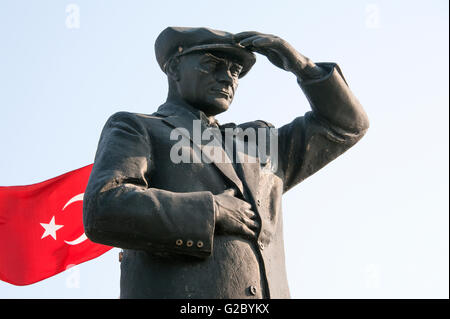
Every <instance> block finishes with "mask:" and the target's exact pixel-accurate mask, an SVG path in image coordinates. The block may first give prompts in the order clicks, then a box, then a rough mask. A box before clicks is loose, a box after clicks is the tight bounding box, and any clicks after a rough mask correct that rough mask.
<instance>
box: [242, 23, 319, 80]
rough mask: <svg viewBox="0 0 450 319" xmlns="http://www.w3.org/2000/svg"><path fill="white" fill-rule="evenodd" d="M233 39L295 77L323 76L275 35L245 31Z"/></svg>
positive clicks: (305, 58) (316, 68)
mask: <svg viewBox="0 0 450 319" xmlns="http://www.w3.org/2000/svg"><path fill="white" fill-rule="evenodd" d="M234 39H235V41H236V42H238V43H239V44H240V45H242V46H243V47H245V48H247V49H249V50H251V51H254V52H257V53H260V54H262V55H265V56H266V57H267V58H268V59H269V61H270V62H271V63H272V64H274V65H275V66H277V67H279V68H281V69H283V70H286V71H290V72H292V73H294V74H295V75H296V76H297V77H300V78H302V79H304V78H320V77H321V76H323V75H324V71H323V70H322V69H321V68H320V67H318V66H316V65H315V64H314V62H312V61H311V60H310V59H308V58H307V57H305V56H303V55H302V54H300V53H299V52H297V50H295V49H294V48H293V47H292V46H291V45H290V44H289V43H288V42H287V41H285V40H283V39H282V38H280V37H278V36H276V35H272V34H264V33H260V32H256V31H246V32H241V33H237V34H235V36H234Z"/></svg>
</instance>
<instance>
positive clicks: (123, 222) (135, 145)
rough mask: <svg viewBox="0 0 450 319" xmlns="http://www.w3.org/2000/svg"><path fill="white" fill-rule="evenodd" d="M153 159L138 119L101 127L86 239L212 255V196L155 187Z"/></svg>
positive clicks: (122, 115)
mask: <svg viewBox="0 0 450 319" xmlns="http://www.w3.org/2000/svg"><path fill="white" fill-rule="evenodd" d="M152 160H153V155H152V144H151V141H150V139H149V136H148V133H147V130H146V128H144V127H143V125H142V124H141V122H140V120H139V119H138V118H137V117H136V115H134V114H132V113H126V112H119V113H116V114H114V115H113V116H112V117H111V118H110V119H109V120H108V122H107V123H106V124H105V127H104V128H103V131H102V134H101V137H100V141H99V145H98V148H97V153H96V156H95V162H94V166H93V169H92V172H91V175H90V178H89V182H88V186H87V188H86V191H85V195H84V202H83V223H84V227H85V233H86V235H87V237H88V238H89V239H90V240H92V241H94V242H97V243H100V244H104V245H110V246H114V247H121V248H128V249H142V250H146V251H150V252H156V253H163V254H166V253H176V254H187V255H192V256H198V257H207V256H209V255H211V251H212V243H213V236H214V228H215V212H214V209H215V206H214V197H213V195H212V193H211V192H208V191H205V192H190V193H174V192H170V191H167V190H163V189H157V188H152V187H151V176H150V172H151V170H152V165H153V163H152ZM187 241H192V243H193V244H192V245H189V246H188V245H186V243H187Z"/></svg>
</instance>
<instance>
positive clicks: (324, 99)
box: [83, 27, 369, 298]
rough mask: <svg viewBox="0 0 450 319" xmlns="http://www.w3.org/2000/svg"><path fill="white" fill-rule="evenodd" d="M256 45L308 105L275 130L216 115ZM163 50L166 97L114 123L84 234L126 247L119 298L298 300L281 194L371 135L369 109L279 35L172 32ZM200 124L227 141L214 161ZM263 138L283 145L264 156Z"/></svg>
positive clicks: (89, 198) (100, 155)
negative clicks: (292, 293) (290, 278)
mask: <svg viewBox="0 0 450 319" xmlns="http://www.w3.org/2000/svg"><path fill="white" fill-rule="evenodd" d="M254 52H256V53H259V54H261V55H264V56H266V57H267V58H268V59H269V60H270V61H271V62H272V63H273V64H274V65H275V66H277V67H279V68H282V69H284V70H286V71H289V72H292V73H294V74H295V75H296V77H297V79H298V83H299V85H300V87H301V89H302V90H303V92H304V94H305V95H306V97H307V98H308V100H309V102H310V105H311V109H312V110H311V111H310V112H307V113H306V114H304V115H303V116H300V117H297V118H295V119H293V120H292V122H290V123H288V124H286V125H284V126H282V127H279V128H277V129H275V128H274V127H273V125H271V124H270V123H268V122H265V121H262V120H256V121H254V122H248V123H243V124H240V125H235V124H233V123H227V124H224V125H220V124H219V123H218V122H217V121H216V120H215V115H217V114H219V113H222V112H225V111H226V110H227V109H228V107H229V105H230V103H231V101H232V100H233V96H234V93H235V90H236V88H237V84H238V80H239V78H241V77H242V76H244V75H245V74H246V73H247V72H249V71H250V69H251V67H252V66H253V64H254V63H255V61H256V59H255V54H254ZM155 53H156V58H157V61H158V63H159V65H160V67H161V69H162V70H163V71H164V72H165V73H166V74H167V78H168V82H169V92H168V97H167V101H166V102H165V103H164V104H163V105H161V106H160V107H159V108H158V110H157V111H156V112H155V113H153V114H150V115H146V114H135V113H129V112H119V113H116V114H114V115H112V116H111V118H110V119H109V120H108V121H107V123H106V124H105V127H104V129H103V132H102V134H101V137H100V142H99V145H98V150H97V154H96V158H95V163H94V167H93V170H92V173H91V176H90V179H89V184H88V187H87V189H86V192H85V196H84V205H83V206H84V213H83V219H84V225H85V231H86V234H87V236H88V237H89V238H90V239H91V240H92V241H95V242H98V243H102V244H106V245H111V246H115V247H121V248H123V249H124V252H123V257H122V262H121V283H120V286H121V298H289V289H288V284H287V279H286V272H285V261H284V260H285V258H284V247H283V229H282V221H283V218H282V211H281V197H282V195H283V193H285V192H286V191H288V190H289V189H291V188H292V187H294V186H295V185H297V184H298V183H300V182H301V181H302V180H303V179H305V178H307V177H309V176H310V175H312V174H313V173H314V172H316V171H318V170H319V169H320V168H322V167H323V166H325V165H326V164H327V163H329V162H330V161H332V160H333V159H335V158H336V157H338V156H339V155H340V154H342V153H343V152H345V151H346V150H347V149H349V148H350V147H351V146H353V145H354V144H355V143H356V142H358V141H359V140H360V139H361V138H362V136H363V135H364V133H365V132H366V130H367V129H368V126H369V122H368V119H367V116H366V114H365V112H364V111H363V109H362V107H361V105H360V103H359V102H358V100H357V99H356V98H355V96H354V95H353V94H352V92H351V91H350V89H349V87H348V85H347V83H346V81H345V79H344V77H343V75H342V72H341V71H340V69H339V67H338V66H337V65H336V64H333V63H317V64H316V63H313V62H312V61H311V60H309V59H308V58H306V57H304V56H303V55H302V54H300V53H299V52H297V51H296V50H295V49H294V48H293V47H292V46H291V45H290V44H289V43H288V42H286V41H285V40H283V39H281V38H279V37H277V36H274V35H269V34H261V33H258V32H242V33H238V34H231V33H227V32H223V31H217V30H211V29H207V28H174V27H170V28H167V29H165V30H164V31H163V32H162V33H161V34H160V35H159V37H158V39H157V40H156V43H155ZM269 94H270V93H269ZM274 94H275V93H274ZM276 94H279V93H276ZM256 103H257V101H255V104H256ZM277 111H278V112H280V111H281V112H282V110H277ZM227 129H228V130H231V131H233V132H234V133H236V134H235V135H231V136H232V137H231V139H230V138H229V136H230V135H228V139H227ZM247 129H248V130H247ZM198 130H200V131H199V132H200V133H201V134H203V133H204V132H207V133H209V136H210V137H213V140H214V139H216V140H217V141H220V142H218V143H216V144H214V145H215V148H213V149H214V156H216V155H219V157H214V156H212V155H211V153H210V152H208V150H209V148H208V146H211V144H208V143H209V142H208V141H205V140H204V139H203V138H201V139H199V138H198V134H199V132H198ZM245 130H247V131H245ZM242 131H245V132H247V133H248V134H247V135H246V134H242ZM252 132H255V134H254V135H252V134H251V133H252ZM196 134H197V136H196ZM174 136H175V137H176V138H174ZM274 136H275V137H276V140H273V137H274ZM180 137H181V140H180ZM202 137H203V135H202ZM260 137H266V139H265V140H264V139H260ZM182 141H184V144H183V145H182V146H183V147H179V146H180V145H181V144H182V143H181V142H182ZM261 141H265V142H264V143H268V141H270V142H271V143H272V142H274V141H275V142H276V143H275V144H276V147H274V148H273V149H271V148H270V150H271V152H269V154H268V155H267V156H266V155H263V154H262V153H260V152H259V150H260V149H259V147H260V146H261V145H262V142H261ZM186 142H187V144H186ZM180 143H181V144H180ZM227 143H228V144H227ZM239 145H241V146H242V145H243V148H241V149H240V151H238V150H239ZM255 145H256V147H258V152H256V153H254V152H253V151H254V147H255ZM271 146H273V144H271ZM265 150H267V149H265ZM180 152H181V153H182V156H181V157H180ZM238 153H239V156H240V158H241V161H239V160H238V158H239V156H237V155H236V154H238ZM255 154H256V155H255ZM180 158H181V159H180ZM186 159H188V160H186ZM226 159H230V160H226ZM242 159H243V160H242Z"/></svg>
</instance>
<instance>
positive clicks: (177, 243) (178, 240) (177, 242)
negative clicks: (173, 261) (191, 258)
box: [175, 239, 183, 246]
mask: <svg viewBox="0 0 450 319" xmlns="http://www.w3.org/2000/svg"><path fill="white" fill-rule="evenodd" d="M175 244H176V245H177V246H181V245H183V241H182V240H181V239H177V241H176V242H175Z"/></svg>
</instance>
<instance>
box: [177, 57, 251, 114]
mask: <svg viewBox="0 0 450 319" xmlns="http://www.w3.org/2000/svg"><path fill="white" fill-rule="evenodd" d="M178 70H179V79H178V91H179V94H180V95H181V97H182V98H183V99H184V100H185V101H186V102H188V103H189V104H190V105H192V106H194V107H195V108H197V109H199V110H201V111H203V112H204V113H205V114H206V115H208V116H210V115H216V114H219V113H222V112H225V111H226V110H227V109H228V107H229V105H230V103H231V102H232V101H233V97H234V93H235V91H236V88H237V86H238V78H239V74H240V72H241V71H242V65H240V64H239V63H237V62H235V61H233V60H231V59H230V58H229V57H227V56H224V55H221V54H217V53H215V54H214V55H213V54H211V53H193V54H187V55H185V56H181V57H180V63H179V69H178Z"/></svg>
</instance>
